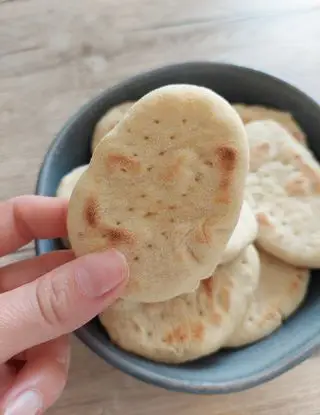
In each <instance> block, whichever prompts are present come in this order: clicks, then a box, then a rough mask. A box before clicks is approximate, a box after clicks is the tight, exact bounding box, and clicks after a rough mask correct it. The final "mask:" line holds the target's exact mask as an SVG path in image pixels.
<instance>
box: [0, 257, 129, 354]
mask: <svg viewBox="0 0 320 415" xmlns="http://www.w3.org/2000/svg"><path fill="white" fill-rule="evenodd" d="M127 278H128V266H127V263H126V260H125V258H124V256H123V255H122V254H121V253H120V252H118V251H116V250H110V251H107V252H103V253H95V254H90V255H87V256H83V257H80V258H77V259H75V260H74V261H71V262H68V263H67V264H65V265H62V266H61V267H59V268H56V269H54V270H53V271H51V272H48V273H47V274H45V275H43V276H42V277H40V278H38V279H36V280H34V281H33V282H31V283H29V284H26V285H23V286H21V287H19V288H16V289H14V290H12V291H8V292H6V293H4V294H1V295H0V310H1V314H0V361H1V362H5V361H7V360H8V359H9V358H10V357H12V356H14V355H16V354H17V353H20V352H21V351H23V350H26V349H29V348H30V347H32V346H35V345H37V344H40V343H43V342H46V341H48V340H51V339H53V338H56V337H59V336H61V335H62V334H65V333H68V332H71V331H74V330H75V329H77V328H78V327H80V326H82V325H83V324H85V323H87V322H88V321H89V320H91V319H92V318H93V317H94V316H96V315H97V314H98V313H100V312H101V311H102V310H103V309H104V308H105V307H107V306H108V305H110V304H111V303H112V302H113V301H115V299H116V298H117V297H118V296H119V295H120V293H121V291H122V289H123V288H124V286H125V282H126V280H127Z"/></svg>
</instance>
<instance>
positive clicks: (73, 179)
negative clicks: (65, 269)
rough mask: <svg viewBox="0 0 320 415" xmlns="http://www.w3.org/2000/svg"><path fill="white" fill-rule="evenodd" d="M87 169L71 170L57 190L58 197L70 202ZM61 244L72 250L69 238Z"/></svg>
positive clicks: (84, 166)
mask: <svg viewBox="0 0 320 415" xmlns="http://www.w3.org/2000/svg"><path fill="white" fill-rule="evenodd" d="M87 168H88V165H87V164H86V165H83V166H79V167H76V168H75V169H73V170H71V171H70V172H69V173H67V174H66V175H65V176H63V177H62V179H61V180H60V183H59V186H58V188H57V191H56V196H57V197H62V198H63V199H67V200H69V199H70V197H71V194H72V192H73V189H74V187H75V185H76V183H77V182H78V180H79V178H80V177H81V175H82V173H84V172H85V171H86V170H87ZM61 242H62V244H63V246H64V247H65V248H68V249H69V248H71V245H70V242H69V238H67V237H66V238H61Z"/></svg>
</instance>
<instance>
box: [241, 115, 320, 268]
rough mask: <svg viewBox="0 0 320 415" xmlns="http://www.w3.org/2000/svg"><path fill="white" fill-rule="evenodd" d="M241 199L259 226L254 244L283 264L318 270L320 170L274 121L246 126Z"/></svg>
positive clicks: (312, 158) (302, 148)
mask: <svg viewBox="0 0 320 415" xmlns="http://www.w3.org/2000/svg"><path fill="white" fill-rule="evenodd" d="M246 131H247V135H248V140H249V144H250V173H249V175H248V178H247V184H246V192H247V196H246V200H247V201H248V202H249V204H250V206H251V208H252V210H253V212H254V213H255V215H256V218H257V220H258V224H259V231H258V237H257V244H258V245H259V246H261V247H262V248H264V249H265V250H266V251H267V252H269V253H271V254H273V255H275V256H276V257H279V258H280V259H282V260H283V261H285V262H288V263H290V264H292V265H295V266H300V267H306V268H318V267H320V221H319V217H320V166H319V164H318V162H317V161H316V160H315V158H314V157H313V155H312V154H311V153H310V151H308V150H307V149H306V148H305V147H303V146H302V145H300V144H299V143H298V142H297V141H295V140H292V137H291V136H290V134H289V133H288V132H287V131H286V130H284V129H283V128H282V127H281V126H280V125H279V124H277V123H275V122H274V121H256V122H252V123H249V124H247V125H246Z"/></svg>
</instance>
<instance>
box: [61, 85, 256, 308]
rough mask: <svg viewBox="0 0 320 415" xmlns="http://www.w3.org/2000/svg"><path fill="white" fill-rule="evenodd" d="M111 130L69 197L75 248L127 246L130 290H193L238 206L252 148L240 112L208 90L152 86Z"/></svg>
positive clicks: (146, 293)
mask: <svg viewBox="0 0 320 415" xmlns="http://www.w3.org/2000/svg"><path fill="white" fill-rule="evenodd" d="M106 137H107V138H108V139H104V140H102V141H101V142H100V144H99V145H98V147H97V149H96V151H95V152H94V154H93V157H92V159H91V162H90V166H89V169H88V170H87V171H86V172H85V173H84V174H83V176H82V177H81V179H80V180H79V182H78V184H77V186H76V188H75V190H74V192H73V195H72V197H71V200H70V204H69V214H68V230H69V237H70V241H71V245H72V248H73V250H74V251H75V253H76V255H78V256H80V255H84V254H87V253H89V252H96V251H103V250H106V249H108V248H112V247H113V248H117V249H119V250H120V251H122V252H123V253H124V254H125V256H126V257H127V259H128V262H129V266H130V279H129V282H128V284H127V286H126V290H125V292H124V294H123V298H128V299H131V300H132V301H138V302H157V301H165V300H167V299H169V298H173V297H175V296H177V295H180V294H183V293H186V292H191V291H193V290H194V289H195V288H196V287H197V286H198V284H199V281H200V280H201V279H203V278H206V277H207V276H208V275H211V274H212V272H213V271H214V269H215V268H216V266H217V264H218V263H219V260H220V258H221V255H222V253H223V251H224V250H225V247H226V244H227V242H228V239H229V238H230V236H231V233H232V231H233V229H234V228H235V225H236V222H237V220H238V217H239V214H240V209H241V206H242V200H243V193H244V184H245V178H246V175H247V171H248V157H249V154H248V144H247V138H246V134H245V130H244V126H243V123H242V122H241V119H240V118H239V116H238V115H237V113H236V112H235V111H234V110H233V108H232V107H231V106H230V105H229V104H228V102H227V101H225V100H224V99H223V98H221V97H220V96H219V95H217V94H215V93H214V92H212V91H211V90H209V89H206V88H203V87H197V86H193V85H170V86H166V87H162V88H159V89H157V90H154V91H152V92H150V93H149V94H147V95H145V96H144V97H143V98H142V99H141V100H139V101H138V102H137V103H136V104H134V105H133V106H132V107H131V109H130V110H129V111H128V113H127V115H126V116H125V117H124V118H123V119H122V121H120V122H119V123H118V124H117V126H116V127H115V128H114V129H113V130H112V131H111V132H110V133H109V134H108V135H107V136H106Z"/></svg>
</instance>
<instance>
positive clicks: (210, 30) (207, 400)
mask: <svg viewBox="0 0 320 415" xmlns="http://www.w3.org/2000/svg"><path fill="white" fill-rule="evenodd" d="M319 39H320V2H319V0H269V1H265V0H263V1H262V0H251V1H250V0H242V1H235V0H196V1H194V0H162V1H151V0H121V1H120V0H69V1H49V0H6V1H1V0H0V177H1V184H0V199H2V200H3V199H6V198H8V197H11V196H14V195H18V194H23V193H30V192H33V190H34V186H35V180H36V175H37V172H38V169H39V167H40V163H41V161H42V158H43V156H44V153H45V151H46V149H47V147H48V145H49V143H50V142H51V140H52V138H53V136H54V134H55V133H56V132H57V131H58V130H59V129H60V128H61V126H62V125H63V123H64V122H65V120H66V119H67V118H68V117H69V116H70V115H71V114H72V113H73V112H74V111H76V110H77V108H78V107H79V106H80V105H81V104H83V103H84V102H85V101H87V100H88V99H90V98H91V97H93V96H94V95H95V94H97V93H98V92H99V91H100V90H101V89H103V88H106V87H108V86H110V85H112V84H114V83H116V82H118V81H119V80H122V79H124V78H126V77H128V76H131V75H133V74H136V73H138V72H140V71H143V70H147V69H150V68H153V67H157V66H162V65H164V64H168V63H174V62H181V61H188V60H212V61H225V62H232V63H236V64H242V65H246V66H251V67H253V68H257V69H261V70H264V71H266V72H269V73H271V74H274V75H276V76H279V77H282V78H284V79H286V80H287V81H289V82H291V83H293V84H295V85H297V86H298V87H300V88H301V89H302V90H304V91H305V92H307V93H308V94H310V95H311V96H312V97H314V98H315V99H316V100H318V101H319V100H320V83H319V73H320V49H319ZM32 255H33V249H32V247H30V248H29V247H27V248H26V249H24V250H22V251H20V252H19V253H18V254H15V255H11V256H10V257H8V258H6V259H2V260H1V265H2V264H3V263H6V262H10V261H13V260H16V259H22V258H25V257H29V256H32ZM319 389H320V357H319V355H315V356H314V357H313V358H311V359H309V360H308V361H306V362H304V363H303V364H301V365H300V366H298V367H297V368H295V369H294V370H292V371H290V372H289V373H287V374H285V375H283V376H281V377H280V378H278V379H276V380H274V381H272V382H270V383H268V384H266V385H264V386H261V387H258V388H256V389H252V390H250V391H247V392H243V393H240V394H233V395H230V396H228V397H225V396H214V397H203V396H188V395H183V394H175V393H169V392H167V391H163V390H161V389H158V388H155V387H152V386H149V385H145V384H142V383H140V382H138V381H136V380H134V379H132V378H130V377H128V376H126V375H124V374H122V373H120V372H119V371H117V370H115V369H113V368H111V367H110V366H108V365H106V364H104V363H103V362H102V361H101V360H100V359H98V358H97V357H96V356H94V355H93V354H92V353H91V352H89V351H88V350H87V349H86V348H85V347H84V346H83V345H81V344H80V343H79V342H78V341H76V340H74V341H73V363H72V369H71V374H70V379H69V383H68V386H67V388H66V391H65V393H64V395H63V397H62V398H61V399H60V400H59V402H58V403H57V404H56V405H55V407H54V408H52V409H51V410H50V411H49V413H50V414H51V415H117V414H128V415H149V414H152V415H163V414H168V415H172V414H175V415H193V414H195V413H196V411H199V412H201V413H202V414H203V415H213V414H214V415H300V414H303V415H319V414H320V393H319ZM26 415H28V414H26Z"/></svg>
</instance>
